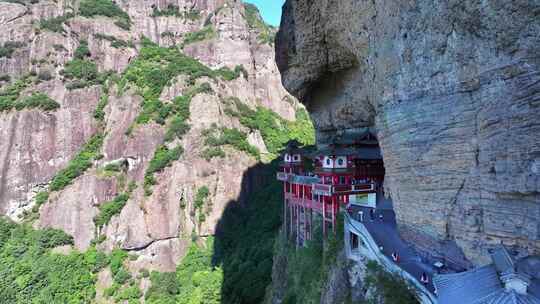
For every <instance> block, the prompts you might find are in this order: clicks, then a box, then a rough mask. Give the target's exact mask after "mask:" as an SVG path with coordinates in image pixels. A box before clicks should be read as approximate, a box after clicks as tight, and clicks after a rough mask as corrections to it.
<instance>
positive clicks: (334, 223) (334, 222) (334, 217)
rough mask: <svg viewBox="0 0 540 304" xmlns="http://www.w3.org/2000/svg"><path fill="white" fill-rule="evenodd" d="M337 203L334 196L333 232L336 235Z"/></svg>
mask: <svg viewBox="0 0 540 304" xmlns="http://www.w3.org/2000/svg"><path fill="white" fill-rule="evenodd" d="M336 201H337V197H336V196H332V232H334V234H335V233H336Z"/></svg>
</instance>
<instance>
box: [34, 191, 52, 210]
mask: <svg viewBox="0 0 540 304" xmlns="http://www.w3.org/2000/svg"><path fill="white" fill-rule="evenodd" d="M48 200H49V192H47V191H41V192H38V194H36V205H37V206H38V207H39V206H41V205H43V204H44V203H46V202H47V201H48Z"/></svg>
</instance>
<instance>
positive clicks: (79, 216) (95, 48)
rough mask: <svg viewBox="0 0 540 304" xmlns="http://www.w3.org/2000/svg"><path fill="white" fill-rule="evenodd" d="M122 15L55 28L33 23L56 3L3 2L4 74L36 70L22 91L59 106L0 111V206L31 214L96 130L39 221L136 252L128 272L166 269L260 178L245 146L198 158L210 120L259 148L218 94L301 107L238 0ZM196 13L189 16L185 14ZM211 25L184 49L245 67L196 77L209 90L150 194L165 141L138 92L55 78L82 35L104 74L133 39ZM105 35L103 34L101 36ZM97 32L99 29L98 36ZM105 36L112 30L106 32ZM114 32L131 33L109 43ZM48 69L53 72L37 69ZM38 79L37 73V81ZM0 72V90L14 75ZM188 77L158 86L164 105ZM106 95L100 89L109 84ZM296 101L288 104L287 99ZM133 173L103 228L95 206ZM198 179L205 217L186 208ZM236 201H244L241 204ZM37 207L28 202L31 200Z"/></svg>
mask: <svg viewBox="0 0 540 304" xmlns="http://www.w3.org/2000/svg"><path fill="white" fill-rule="evenodd" d="M118 5H119V6H120V7H121V8H122V9H123V10H124V11H125V12H127V13H128V14H129V16H130V19H131V21H132V25H131V28H130V29H129V30H124V29H122V28H120V27H118V26H117V25H115V20H114V19H113V18H106V17H100V16H96V17H93V18H85V17H81V16H75V17H73V18H70V19H68V20H67V21H66V22H65V23H63V24H62V28H63V31H61V32H51V31H48V30H44V29H42V28H40V26H39V21H40V20H42V19H49V18H52V17H57V16H61V15H65V14H66V13H69V12H72V9H73V8H72V6H71V4H70V3H68V2H64V1H54V2H53V1H46V0H41V1H39V2H38V3H33V4H29V3H28V4H26V5H22V4H17V3H8V2H0V25H1V27H2V31H1V33H0V46H2V45H4V43H6V42H13V41H15V42H20V46H18V47H17V48H16V49H15V50H14V52H13V54H11V56H7V57H0V76H4V75H9V76H10V78H11V83H13V82H14V81H16V80H17V79H19V78H21V77H23V76H24V75H27V74H29V73H31V74H33V75H38V76H39V77H34V79H36V78H39V79H41V80H34V82H33V83H32V84H30V85H29V86H28V87H27V88H26V89H25V90H23V91H22V92H21V96H27V95H30V94H31V93H32V92H42V93H45V94H46V95H48V96H49V97H50V98H52V99H54V100H55V101H57V102H58V103H59V104H60V108H59V109H58V110H56V111H50V112H43V111H40V110H36V109H34V110H11V111H7V112H6V111H4V112H0V138H1V139H2V140H0V215H8V216H10V217H12V218H13V219H20V218H19V216H21V215H22V214H23V213H24V211H26V212H30V210H31V209H32V207H33V206H34V203H35V196H36V194H37V193H38V192H39V191H42V190H43V189H46V187H47V185H48V183H49V182H50V181H51V179H52V178H53V177H54V176H55V174H56V173H57V172H58V171H59V170H61V169H63V168H65V167H66V166H67V164H68V163H69V161H70V160H71V159H73V157H74V156H75V155H76V154H77V153H78V152H79V151H80V150H81V149H82V147H83V145H84V144H85V143H86V142H87V141H88V140H89V139H90V138H91V137H92V136H93V135H94V134H96V132H102V133H103V134H105V138H104V143H103V147H102V149H101V151H100V153H101V157H99V158H98V160H96V161H94V163H93V164H92V167H91V168H90V169H88V170H87V171H86V172H85V173H84V174H83V175H82V176H80V177H78V178H76V179H75V180H74V181H73V182H72V183H71V184H70V185H68V186H67V187H66V188H64V189H62V190H60V191H56V192H52V193H51V195H50V197H49V199H48V201H47V202H46V203H45V204H43V205H42V206H41V207H40V208H39V214H38V220H37V221H36V222H35V225H36V226H37V227H54V228H59V229H63V230H64V231H66V232H67V233H69V234H71V235H73V237H74V239H75V246H76V247H77V249H79V250H85V249H86V248H88V247H89V246H90V245H91V242H92V241H95V240H96V239H97V238H98V235H101V236H102V238H103V236H104V237H105V239H104V240H103V239H102V240H101V241H102V243H101V244H100V245H99V246H100V248H101V249H106V250H111V249H112V248H114V247H120V248H122V249H126V250H129V251H131V252H133V253H134V254H137V255H139V258H138V259H137V260H136V261H132V265H131V266H132V267H133V268H134V269H140V268H145V269H148V270H152V269H155V270H161V271H172V270H174V269H175V264H176V263H178V262H179V258H180V257H181V256H182V255H183V254H184V253H185V251H186V246H187V245H188V244H189V243H190V242H191V237H192V236H193V235H199V236H207V235H211V234H213V233H214V229H215V225H216V222H217V221H218V219H219V218H220V217H221V214H222V212H223V210H224V209H225V206H226V205H227V204H229V203H231V202H234V201H237V200H238V199H239V194H240V190H241V189H242V188H245V189H242V190H243V191H247V188H250V189H252V188H254V187H255V184H256V183H255V182H253V183H251V182H250V180H251V181H256V177H248V178H247V181H246V177H245V176H243V174H244V172H245V171H246V170H247V169H248V168H249V167H251V166H253V165H255V164H256V163H257V160H256V159H255V158H254V157H252V156H250V155H248V154H246V153H243V152H239V151H236V150H233V149H232V148H230V147H225V148H224V150H225V154H226V156H225V157H224V158H214V159H212V160H206V159H205V158H203V157H202V156H201V152H202V151H203V150H204V149H205V139H204V137H203V136H202V135H201V133H202V132H203V131H204V130H205V129H208V128H210V127H211V126H213V125H215V126H217V127H228V128H237V129H240V130H242V131H243V132H245V133H246V134H247V135H249V138H248V139H249V142H250V143H251V144H252V145H254V146H257V147H258V148H259V149H260V151H262V152H265V151H266V146H265V143H264V141H263V139H262V138H261V135H260V134H259V133H258V132H254V133H251V134H249V130H247V129H246V128H244V127H243V126H242V125H241V124H240V123H239V121H238V118H235V117H232V116H230V115H227V114H226V113H225V111H224V110H225V106H226V105H225V100H226V99H227V98H229V97H235V98H238V99H240V100H241V101H243V102H244V103H245V104H247V105H248V106H250V107H252V108H254V107H256V106H262V107H266V108H268V109H271V110H273V111H275V112H276V113H278V114H279V115H280V116H281V117H283V118H285V119H288V120H294V119H295V113H296V110H297V109H298V107H301V105H299V104H298V103H297V102H295V101H294V98H292V97H291V96H290V95H289V93H287V92H286V91H285V89H284V88H283V87H282V85H281V79H280V74H279V72H278V69H277V66H276V64H275V60H274V49H273V45H270V44H266V43H262V42H259V40H258V34H259V33H258V32H257V29H255V28H252V27H250V25H249V24H248V23H247V21H246V18H245V17H244V6H243V4H242V3H241V2H240V1H227V0H217V1H197V0H182V1H169V0H167V1H164V0H159V1H158V0H152V1H142V0H141V1H139V0H137V1H120V2H119V3H118ZM172 6H174V7H177V8H178V11H179V12H180V13H181V14H179V15H177V16H175V15H171V16H153V15H154V11H155V10H166V9H168V8H170V7H172ZM187 12H194V13H196V14H195V15H196V16H195V17H192V18H187V17H185V15H183V14H184V13H187ZM205 26H212V27H213V28H214V31H215V34H214V35H213V36H212V37H209V39H205V40H203V41H199V42H195V43H191V44H188V45H186V46H185V48H184V53H185V54H186V55H188V56H191V57H194V58H196V59H198V60H200V61H201V62H202V63H203V64H205V65H207V66H208V67H210V68H212V69H214V70H215V69H219V68H222V67H229V68H230V69H232V70H234V68H235V67H236V66H237V65H242V66H243V68H244V69H245V76H244V75H242V76H240V77H238V78H236V79H233V80H224V79H216V80H214V79H210V78H199V79H197V80H196V84H201V83H203V82H208V83H209V84H210V85H211V87H212V90H213V93H203V94H198V95H196V96H195V97H194V98H193V99H192V101H191V105H190V112H191V115H190V118H189V124H190V130H189V132H188V133H187V134H186V135H184V137H183V138H182V140H181V141H180V140H177V142H175V144H181V145H182V147H183V148H184V153H183V155H182V157H181V158H180V159H179V160H178V161H175V162H173V163H172V164H171V166H169V167H166V168H165V169H164V170H163V171H162V172H159V173H157V174H155V178H156V185H155V186H153V189H152V190H153V191H152V194H151V195H149V196H148V195H145V193H144V190H143V183H144V176H145V172H146V169H147V168H148V166H149V162H150V160H151V159H152V158H153V157H154V153H155V151H156V149H157V148H158V147H159V146H160V145H162V144H163V142H164V136H165V132H166V126H163V125H159V124H157V123H154V122H151V123H147V124H139V125H135V126H134V121H135V119H136V118H137V116H139V114H140V113H141V111H142V108H141V103H142V97H141V96H140V94H138V93H137V92H136V90H135V89H133V88H127V89H126V90H121V89H120V88H119V86H118V85H115V84H112V85H111V87H110V89H109V90H108V91H106V90H105V89H104V86H103V85H93V86H89V87H86V88H81V89H74V90H69V89H67V88H66V83H65V82H64V81H62V80H63V76H62V70H63V69H64V68H65V64H66V63H67V62H69V61H70V60H72V59H73V58H74V52H75V50H76V48H77V47H78V46H79V44H80V42H81V41H82V40H86V41H87V42H88V48H89V50H90V53H91V56H90V58H89V60H91V61H92V62H95V63H96V65H97V68H98V70H99V71H100V72H104V71H112V72H115V73H117V74H118V75H120V76H121V75H122V73H123V71H124V70H125V69H126V67H128V65H129V64H130V63H131V62H133V60H134V59H135V58H136V57H137V56H138V55H139V51H140V48H141V43H140V42H141V37H142V36H145V37H147V38H149V39H150V40H152V41H153V42H155V43H158V44H159V45H161V46H164V47H169V46H179V45H180V44H181V43H182V41H183V40H184V39H185V38H186V36H187V35H188V33H193V32H195V31H199V30H201V29H203V28H204V27H205ZM104 35H106V36H104ZM103 37H105V38H103ZM107 37H108V38H107ZM111 37H113V38H115V39H118V40H122V41H125V42H129V43H128V45H127V46H124V47H117V46H114V45H113V41H111V39H112V38H111ZM44 71H46V72H47V73H48V74H50V77H42V76H41V74H42V72H44ZM42 78H44V79H42ZM2 81H3V80H0V86H1V87H0V92H1V91H3V90H4V88H5V87H8V85H9V84H10V83H8V82H6V81H3V82H2ZM190 85H193V83H191V82H190V81H189V79H187V78H186V77H185V75H181V76H179V77H178V78H177V79H174V80H173V81H172V82H171V83H169V84H168V85H167V86H166V87H165V88H164V90H163V92H162V94H161V96H160V100H163V101H164V102H165V103H167V102H169V103H170V102H171V100H173V99H174V98H175V97H177V96H180V95H183V94H185V93H186V92H187V90H188V89H189V86H190ZM106 92H108V93H106ZM104 96H106V97H108V104H107V106H106V107H105V108H104V112H105V117H104V119H103V121H102V122H99V121H97V120H96V119H95V118H94V111H95V110H96V107H97V105H98V103H99V101H100V98H102V97H104ZM291 101H293V102H291ZM110 163H126V164H127V165H126V168H125V170H123V172H122V173H121V174H113V175H110V174H108V173H106V172H104V170H103V168H104V167H105V165H106V164H110ZM129 182H133V183H135V184H136V185H137V188H136V189H135V190H134V191H133V192H132V194H131V196H130V199H129V200H128V201H127V202H126V204H125V206H124V207H123V209H122V211H121V212H120V213H119V214H118V215H115V216H113V217H112V219H111V220H110V222H108V224H106V225H105V226H104V227H102V228H101V229H99V228H98V227H96V225H95V223H94V218H95V216H96V215H98V214H99V212H100V211H99V206H100V205H102V204H103V203H104V202H106V201H110V200H112V199H114V198H115V197H116V196H117V195H118V194H120V193H121V192H123V191H125V190H123V189H126V185H127V184H128V183H129ZM203 186H206V187H207V188H208V190H209V196H208V198H207V199H206V203H207V204H208V205H209V206H211V207H209V209H208V211H207V214H206V217H205V219H204V220H202V221H201V220H200V218H198V217H197V216H195V215H194V212H195V211H194V208H195V206H194V200H195V196H196V193H197V191H198V189H199V188H201V187H203ZM239 203H243V202H239ZM34 209H35V208H34Z"/></svg>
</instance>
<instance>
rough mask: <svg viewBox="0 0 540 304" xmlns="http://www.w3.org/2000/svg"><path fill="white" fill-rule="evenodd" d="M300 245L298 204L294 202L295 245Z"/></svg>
mask: <svg viewBox="0 0 540 304" xmlns="http://www.w3.org/2000/svg"><path fill="white" fill-rule="evenodd" d="M299 245H300V204H296V247H298V246H299Z"/></svg>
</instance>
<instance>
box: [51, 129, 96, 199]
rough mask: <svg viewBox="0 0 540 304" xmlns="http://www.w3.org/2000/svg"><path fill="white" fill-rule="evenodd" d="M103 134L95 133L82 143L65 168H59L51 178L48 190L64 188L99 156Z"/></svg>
mask: <svg viewBox="0 0 540 304" xmlns="http://www.w3.org/2000/svg"><path fill="white" fill-rule="evenodd" d="M103 139H104V136H103V134H96V135H94V136H92V137H91V138H90V140H89V141H88V142H87V143H86V144H85V145H84V147H83V149H82V150H81V151H80V152H79V153H78V154H77V155H76V156H75V157H74V158H73V159H72V160H71V161H70V162H69V164H68V166H67V167H66V168H65V169H62V170H60V171H59V172H58V173H57V174H56V175H55V176H54V178H53V179H52V181H51V184H50V186H49V190H50V191H59V190H62V189H64V188H65V187H66V186H68V185H69V184H71V182H72V181H73V180H74V179H75V178H77V177H79V176H81V175H82V174H83V173H84V172H85V171H86V170H87V169H88V168H90V167H91V166H92V162H93V161H94V160H97V159H98V158H100V157H101V153H100V151H101V146H102V145H103Z"/></svg>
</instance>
